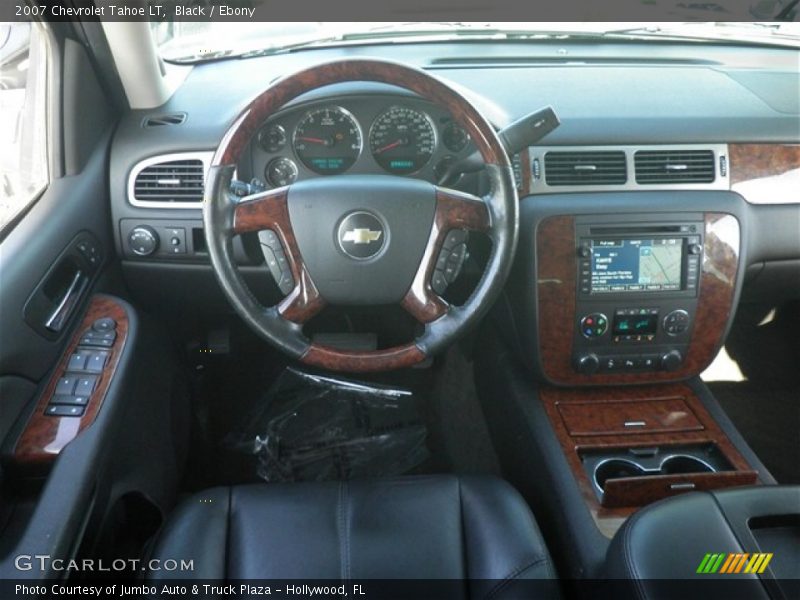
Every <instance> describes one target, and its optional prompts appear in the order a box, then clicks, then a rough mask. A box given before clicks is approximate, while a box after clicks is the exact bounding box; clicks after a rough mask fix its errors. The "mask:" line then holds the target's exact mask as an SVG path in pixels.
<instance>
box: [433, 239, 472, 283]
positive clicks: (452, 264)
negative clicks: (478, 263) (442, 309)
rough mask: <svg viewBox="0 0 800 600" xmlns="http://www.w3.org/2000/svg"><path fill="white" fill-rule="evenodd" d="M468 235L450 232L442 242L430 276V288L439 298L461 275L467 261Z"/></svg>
mask: <svg viewBox="0 0 800 600" xmlns="http://www.w3.org/2000/svg"><path fill="white" fill-rule="evenodd" d="M468 236H469V234H468V233H467V232H466V231H464V230H463V229H452V230H450V231H449V232H448V233H447V235H446V236H445V238H444V242H442V248H441V249H440V250H439V256H438V257H437V258H436V267H435V268H434V270H433V275H431V288H432V289H433V291H434V292H436V293H437V294H439V295H440V296H441V295H442V294H444V293H445V292H446V291H447V287H448V286H449V285H450V284H451V283H453V282H454V281H455V280H456V279H457V278H458V276H459V275H460V274H461V268H462V267H463V266H464V261H465V260H466V259H467V239H468Z"/></svg>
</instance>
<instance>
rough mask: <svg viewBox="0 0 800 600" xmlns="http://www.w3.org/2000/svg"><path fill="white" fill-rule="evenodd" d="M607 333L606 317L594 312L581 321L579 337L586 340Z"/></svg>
mask: <svg viewBox="0 0 800 600" xmlns="http://www.w3.org/2000/svg"><path fill="white" fill-rule="evenodd" d="M606 331H608V317H606V316H605V315H604V314H603V313H600V312H596V313H591V314H589V315H586V316H585V317H583V318H582V319H581V335H583V337H585V338H587V339H590V340H591V339H595V338H599V337H602V336H603V335H604V334H605V333H606Z"/></svg>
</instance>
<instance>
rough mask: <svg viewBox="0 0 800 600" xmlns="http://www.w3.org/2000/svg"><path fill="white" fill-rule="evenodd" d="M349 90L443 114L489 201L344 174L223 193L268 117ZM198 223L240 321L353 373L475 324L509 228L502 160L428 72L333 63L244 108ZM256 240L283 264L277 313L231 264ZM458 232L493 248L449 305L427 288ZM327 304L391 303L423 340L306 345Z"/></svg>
mask: <svg viewBox="0 0 800 600" xmlns="http://www.w3.org/2000/svg"><path fill="white" fill-rule="evenodd" d="M348 81H370V82H380V83H386V84H391V85H394V86H398V87H401V88H405V89H407V90H410V91H412V92H414V93H416V94H417V95H418V96H421V97H422V98H425V99H427V100H430V101H432V102H434V103H436V104H438V105H439V106H441V107H443V108H446V109H447V110H448V111H449V112H450V114H451V115H452V116H453V118H454V119H455V121H456V122H457V123H458V124H459V125H461V126H462V127H463V128H464V129H465V130H466V131H467V132H468V133H469V134H470V136H471V138H472V140H473V141H474V143H475V145H476V146H477V148H478V150H479V152H480V154H481V156H482V158H483V161H484V162H485V163H486V172H487V174H488V176H489V178H490V182H491V185H490V191H489V193H488V194H487V195H486V196H485V197H483V198H480V197H477V196H473V195H470V194H465V193H462V192H458V191H455V190H451V189H447V188H443V187H439V186H436V185H434V184H432V183H428V182H425V181H420V180H416V179H409V178H405V177H399V176H390V175H346V174H345V175H337V176H333V177H320V178H315V179H311V180H306V181H300V182H297V183H294V184H292V185H288V186H285V187H281V188H277V189H272V190H268V191H264V192H260V193H257V194H252V195H250V196H246V197H244V198H237V197H236V196H234V195H233V194H232V193H231V192H230V189H229V188H230V184H231V181H232V178H233V174H234V171H235V169H236V164H237V162H238V160H239V157H240V155H241V153H242V151H243V149H244V148H245V147H246V146H247V144H248V143H249V142H250V140H251V138H252V136H253V135H254V133H255V132H256V131H257V130H258V129H259V128H260V127H261V125H262V123H263V122H264V121H265V120H266V119H267V118H269V117H270V116H271V115H273V114H275V112H276V111H278V110H279V109H280V108H281V107H283V106H284V105H285V104H286V103H287V102H289V101H291V100H293V99H294V98H297V97H298V96H300V95H301V94H304V93H306V92H309V91H311V90H314V89H317V88H320V87H323V86H326V85H330V84H335V83H341V82H348ZM203 223H204V227H205V236H206V242H207V245H208V252H209V256H210V258H211V264H212V266H213V269H214V272H215V274H216V276H217V279H218V280H219V283H220V285H221V286H222V289H223V291H224V293H225V295H226V296H227V298H228V300H229V301H230V302H231V304H232V305H233V307H234V309H235V310H236V312H237V313H238V314H239V315H240V316H241V317H242V318H243V319H244V321H245V322H246V323H247V324H248V325H249V326H250V327H252V328H253V329H254V330H255V331H256V332H257V333H258V334H259V335H261V336H262V337H263V338H264V339H266V340H267V341H269V342H271V343H272V344H273V345H275V346H276V347H278V348H279V349H281V350H282V351H283V352H285V353H286V354H288V355H289V356H291V357H293V358H295V359H297V360H299V361H300V362H302V363H305V364H308V365H314V366H318V367H323V368H325V369H330V370H336V371H349V372H358V371H382V370H391V369H397V368H401V367H408V366H411V365H413V364H415V363H419V362H421V361H423V360H425V359H426V358H427V357H428V356H431V355H433V354H435V353H436V352H438V351H439V350H441V349H442V348H444V347H446V346H447V345H448V344H450V343H451V342H453V341H454V340H455V339H456V338H457V337H458V336H459V334H461V333H463V332H464V331H465V330H466V329H467V328H469V327H470V326H471V325H473V324H475V323H476V322H477V321H478V320H479V319H480V318H481V317H482V316H483V315H484V314H485V313H486V311H487V310H488V309H489V307H490V306H491V304H492V302H493V301H494V300H495V299H496V298H497V296H498V294H499V292H500V290H501V289H502V287H503V284H504V283H505V280H506V277H507V276H508V273H509V271H510V268H511V263H512V260H513V255H514V250H515V249H516V243H517V232H518V229H519V221H518V207H517V192H516V186H515V181H514V175H513V171H512V168H511V163H510V161H509V158H508V155H507V154H506V151H505V149H504V148H503V146H502V143H501V142H500V140H499V138H498V137H497V135H496V134H495V131H494V129H493V127H492V126H491V124H490V123H489V122H488V121H487V120H486V119H485V118H484V117H483V116H482V115H481V114H480V112H478V110H476V109H475V108H474V107H473V106H472V105H471V104H470V103H469V102H468V101H467V100H466V99H465V98H464V97H463V96H461V95H460V94H459V93H458V92H456V91H454V90H453V89H452V88H450V87H449V86H447V85H446V84H444V83H443V82H442V81H440V80H438V79H436V78H435V77H433V76H431V75H429V74H427V73H425V72H424V71H421V70H418V69H415V68H411V67H408V66H405V65H402V64H398V63H394V62H387V61H381V60H369V59H346V60H339V61H334V62H329V63H324V64H320V65H317V66H314V67H311V68H308V69H305V70H302V71H299V72H297V73H294V74H292V75H289V76H286V77H284V78H282V79H280V80H278V81H276V82H275V83H274V84H272V85H271V86H270V87H269V88H267V89H266V90H265V91H264V92H262V93H261V94H260V95H259V96H258V97H257V98H256V99H255V100H253V101H252V102H251V103H250V104H249V105H248V106H247V107H246V108H245V109H244V111H242V113H241V114H240V115H239V117H238V118H237V119H236V121H235V122H234V124H233V125H232V126H231V128H230V129H229V130H228V131H227V133H226V134H225V136H224V138H223V139H222V142H221V143H220V145H219V148H217V151H216V153H215V154H214V158H213V160H212V163H211V167H210V169H209V173H208V177H207V181H206V191H205V198H204V202H203ZM255 231H258V232H261V233H260V238H261V239H262V243H263V242H264V240H265V239H267V241H268V242H269V244H270V245H272V246H273V248H275V253H276V256H277V258H279V259H281V260H282V261H283V262H285V264H286V275H285V276H286V278H287V282H286V283H287V285H286V286H285V289H291V291H290V292H289V293H288V294H287V295H286V296H285V297H284V299H283V300H282V301H281V302H280V303H279V304H278V305H276V306H273V307H265V306H263V305H262V304H261V303H260V302H259V301H258V300H257V299H256V298H255V296H254V295H253V294H252V292H251V291H250V290H249V289H248V288H247V286H246V284H245V283H244V281H243V279H242V277H241V275H240V274H239V273H238V271H237V269H236V266H235V262H234V259H233V252H232V239H233V237H234V236H236V235H239V234H243V233H247V232H255ZM464 231H479V232H484V233H485V234H486V235H488V237H489V238H490V240H491V242H492V249H491V252H490V255H489V259H488V262H487V265H486V268H485V269H484V272H483V274H482V276H481V279H480V281H479V283H478V284H477V286H476V287H475V289H474V291H473V292H472V294H471V295H470V297H469V298H468V299H467V301H466V302H465V303H464V304H463V305H461V306H453V305H450V304H448V303H447V302H446V301H445V300H443V299H442V298H441V297H440V296H439V295H438V294H437V293H436V292H435V291H434V289H433V287H432V284H431V280H432V277H434V276H436V274H437V262H439V263H440V267H441V265H442V264H443V263H444V262H446V261H447V259H448V257H449V256H450V254H451V253H453V252H456V253H458V252H463V251H464V250H465V248H463V247H462V245H463V242H464V235H463V233H464ZM264 236H267V237H266V238H265V237H264ZM439 272H441V271H439ZM329 303H330V304H337V305H366V304H371V305H388V304H392V303H400V304H401V306H403V307H404V308H405V310H406V311H408V312H409V313H410V314H411V315H412V316H413V317H414V318H415V319H416V320H417V321H418V322H419V323H421V324H423V325H424V331H423V333H422V334H421V335H419V336H418V337H417V338H416V339H414V341H413V342H410V343H408V344H405V345H401V346H395V347H393V348H388V349H382V350H375V351H363V352H362V351H351V350H343V349H338V348H334V347H330V346H324V345H320V344H317V343H313V342H312V341H310V340H309V339H308V338H307V337H306V336H305V335H304V334H303V324H304V323H306V322H307V321H308V320H309V319H311V317H313V316H314V315H315V314H317V313H318V312H319V311H321V310H322V309H323V307H325V306H326V304H329Z"/></svg>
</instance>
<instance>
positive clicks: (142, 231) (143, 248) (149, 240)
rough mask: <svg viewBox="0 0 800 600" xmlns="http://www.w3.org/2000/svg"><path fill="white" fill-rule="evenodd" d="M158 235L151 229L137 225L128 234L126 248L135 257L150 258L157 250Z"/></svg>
mask: <svg viewBox="0 0 800 600" xmlns="http://www.w3.org/2000/svg"><path fill="white" fill-rule="evenodd" d="M158 242H159V239H158V234H157V233H156V232H155V231H154V230H153V228H152V227H148V226H147V225H139V226H137V227H134V228H133V229H131V232H130V233H129V234H128V247H129V248H130V249H131V252H133V253H134V254H136V255H137V256H150V255H151V254H153V253H154V252H155V251H156V250H158Z"/></svg>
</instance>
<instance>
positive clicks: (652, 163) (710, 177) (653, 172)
mask: <svg viewBox="0 0 800 600" xmlns="http://www.w3.org/2000/svg"><path fill="white" fill-rule="evenodd" d="M633 158H634V164H635V166H636V183H639V184H642V185H654V184H664V183H711V182H713V181H714V178H715V175H716V174H715V171H714V152H712V151H711V150H664V151H660V150H648V151H639V152H636V153H634V155H633Z"/></svg>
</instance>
